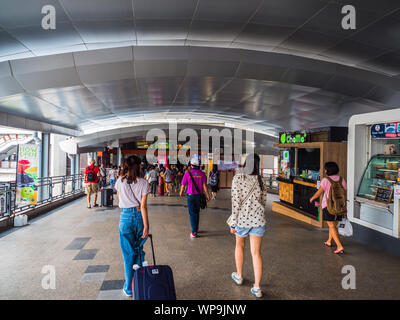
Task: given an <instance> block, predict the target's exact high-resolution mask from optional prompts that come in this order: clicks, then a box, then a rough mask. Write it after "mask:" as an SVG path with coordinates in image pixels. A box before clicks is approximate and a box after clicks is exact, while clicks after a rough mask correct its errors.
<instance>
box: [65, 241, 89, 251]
mask: <svg viewBox="0 0 400 320" xmlns="http://www.w3.org/2000/svg"><path fill="white" fill-rule="evenodd" d="M89 240H90V238H75V239H74V240H73V241H72V242H71V243H70V244H69V245H68V246H67V247H66V248H65V249H64V250H81V249H82V248H83V247H84V246H85V245H86V243H88V241H89Z"/></svg>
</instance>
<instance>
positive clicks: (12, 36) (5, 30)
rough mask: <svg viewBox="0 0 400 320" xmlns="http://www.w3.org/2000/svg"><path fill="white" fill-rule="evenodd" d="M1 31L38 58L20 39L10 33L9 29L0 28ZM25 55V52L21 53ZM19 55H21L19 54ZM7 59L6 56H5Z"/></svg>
mask: <svg viewBox="0 0 400 320" xmlns="http://www.w3.org/2000/svg"><path fill="white" fill-rule="evenodd" d="M0 29H2V30H3V31H4V32H5V33H7V34H8V35H9V36H10V37H11V38H13V39H14V40H15V41H17V42H18V43H19V44H20V45H21V46H23V47H24V48H26V49H27V50H28V51H29V52H30V53H32V54H33V56H34V57H37V55H36V54H35V53H34V52H33V51H32V50H31V49H29V48H28V47H27V46H26V45H25V44H23V43H22V42H21V41H20V40H19V39H18V38H16V37H15V36H14V35H13V34H12V33H11V32H10V31H8V30H7V29H5V28H4V27H1V26H0ZM20 53H23V52H20ZM17 54H19V53H17ZM4 57H6V56H4Z"/></svg>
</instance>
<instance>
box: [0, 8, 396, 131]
mask: <svg viewBox="0 0 400 320" xmlns="http://www.w3.org/2000/svg"><path fill="white" fill-rule="evenodd" d="M49 4H50V5H53V6H54V7H55V9H56V13H57V25H56V29H55V30H44V29H43V28H42V27H41V19H42V17H43V16H44V15H43V14H42V13H41V8H42V7H43V6H44V5H49ZM345 4H347V1H344V0H337V1H324V0H301V1H299V0H246V1H242V0H217V1H216V0H113V1H109V0H84V1H82V0H59V1H57V0H32V1H26V0H2V1H1V3H0V5H1V10H0V61H4V62H0V113H1V117H0V118H1V120H0V125H11V126H18V127H23V128H27V129H33V130H41V131H51V132H60V133H65V134H69V135H79V134H85V133H92V132H96V131H103V130H106V129H112V128H116V127H118V126H119V127H125V126H130V125H135V124H137V123H143V122H158V121H159V122H168V121H177V122H190V123H193V122H196V123H214V122H216V121H217V122H223V123H225V124H226V125H227V126H231V127H241V128H250V129H252V130H254V131H256V132H260V133H264V134H267V135H275V134H276V132H277V131H278V130H281V129H287V130H297V129H301V128H313V127H322V126H330V125H336V126H337V125H347V121H348V119H349V117H350V116H351V115H353V114H358V113H364V112H371V111H379V110H382V109H391V108H396V107H399V101H400V100H399V96H400V95H399V91H400V76H399V74H400V50H399V49H400V38H399V37H398V34H400V10H399V7H400V4H399V2H398V0H380V1H379V2H377V1H375V0H354V1H352V4H353V5H354V6H355V7H356V13H357V28H356V30H343V29H342V28H341V20H342V17H343V14H341V8H342V6H343V5H345ZM105 48H107V49H105Z"/></svg>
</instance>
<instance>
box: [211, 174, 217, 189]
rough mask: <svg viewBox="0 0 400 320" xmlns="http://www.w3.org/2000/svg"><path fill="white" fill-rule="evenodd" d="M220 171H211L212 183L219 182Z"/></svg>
mask: <svg viewBox="0 0 400 320" xmlns="http://www.w3.org/2000/svg"><path fill="white" fill-rule="evenodd" d="M217 179H218V173H217V172H211V174H210V185H212V186H216V185H217V184H218V181H217Z"/></svg>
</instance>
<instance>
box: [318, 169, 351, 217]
mask: <svg viewBox="0 0 400 320" xmlns="http://www.w3.org/2000/svg"><path fill="white" fill-rule="evenodd" d="M329 178H331V179H332V180H333V181H335V182H337V181H339V179H340V176H330V177H329ZM342 186H343V188H344V190H347V184H346V181H345V180H344V179H342ZM321 187H322V189H324V195H323V196H322V204H321V207H322V209H325V208H326V207H327V206H328V197H329V191H330V190H331V183H330V182H329V180H328V179H327V178H323V179H322V181H321Z"/></svg>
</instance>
